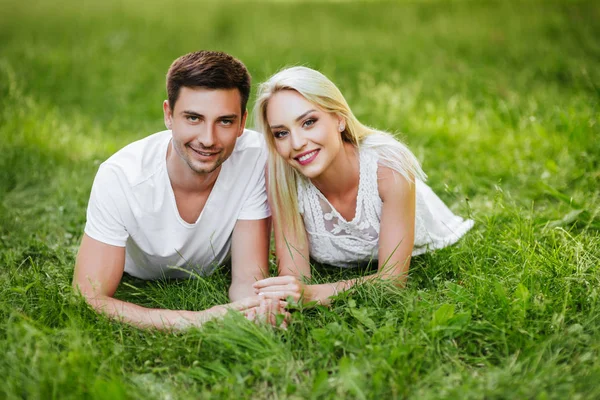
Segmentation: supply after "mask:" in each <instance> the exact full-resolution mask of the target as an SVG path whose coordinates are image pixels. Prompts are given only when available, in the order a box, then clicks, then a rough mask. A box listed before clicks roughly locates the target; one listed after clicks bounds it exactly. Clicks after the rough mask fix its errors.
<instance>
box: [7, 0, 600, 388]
mask: <svg viewBox="0 0 600 400" xmlns="http://www.w3.org/2000/svg"><path fill="white" fill-rule="evenodd" d="M0 8H1V9H2V13H1V15H0V105H1V107H0V154H1V155H2V156H1V157H0V267H1V268H0V321H1V322H0V355H1V356H0V374H1V375H2V377H3V384H2V385H0V397H3V398H4V397H6V398H77V399H80V398H111V399H112V398H141V397H143V398H148V399H154V398H156V399H164V398H199V397H200V398H206V397H216V398H298V399H299V398H402V397H414V398H451V399H454V398H461V399H462V398H465V399H469V398H473V399H478V398H540V399H543V398H561V399H564V398H590V399H591V398H597V397H599V396H600V389H598V385H597V382H598V380H599V379H600V364H599V362H598V360H599V359H600V357H599V356H600V329H599V327H600V325H599V323H598V320H599V318H600V309H599V303H598V302H599V290H600V289H599V287H600V285H599V283H600V282H599V280H600V273H599V271H598V267H599V265H600V240H599V239H600V234H599V228H600V189H599V186H600V164H599V162H600V129H599V120H600V112H599V100H600V42H599V41H598V39H597V38H598V37H600V25H599V24H598V23H597V21H599V20H600V8H599V7H598V6H597V5H595V4H594V3H593V2H578V1H565V2H490V3H484V2H474V1H473V2H471V1H414V2H376V1H373V2H327V3H318V2H305V1H299V2H293V3H287V2H277V1H274V2H265V3H263V2H257V3H255V2H249V1H239V2H231V3H228V4H226V5H223V4H221V3H217V2H215V3H200V4H198V3H197V2H194V1H176V2H168V3H165V2H161V3H159V2H151V1H150V2H148V1H141V0H134V1H129V2H122V1H107V2H72V1H63V2H58V3H56V2H41V1H37V2H33V3H31V2H23V3H19V2H16V1H13V0H1V1H0ZM200 48H211V49H219V50H225V51H228V52H230V53H232V54H234V55H235V56H237V57H239V58H241V59H242V60H243V61H244V62H245V63H246V65H247V66H248V68H249V69H250V71H251V72H252V74H253V78H254V84H255V85H256V84H257V83H259V82H261V81H262V80H264V79H265V78H266V77H267V76H269V75H270V74H272V73H274V72H276V71H277V70H278V69H280V68H282V67H284V66H286V65H299V64H302V65H308V66H311V67H314V68H317V69H319V70H321V71H323V72H324V73H325V74H327V75H328V76H329V77H331V78H332V80H334V81H335V82H336V83H337V84H338V85H339V86H340V88H341V90H342V91H343V93H345V95H346V97H347V100H348V102H349V103H350V105H351V106H352V108H353V110H354V111H355V113H356V114H357V116H358V117H359V118H360V119H361V120H362V121H364V122H365V123H367V124H369V125H373V126H375V127H378V128H381V129H387V130H389V131H391V132H394V133H396V134H397V135H398V137H400V138H402V139H403V140H404V141H406V142H407V144H408V145H409V146H410V147H411V148H412V149H413V150H414V152H415V154H417V156H418V158H419V159H420V160H421V161H422V163H423V166H424V169H425V171H426V172H427V174H428V175H429V184H430V185H431V186H432V187H433V188H434V189H435V190H436V192H437V193H439V195H440V196H441V197H442V198H443V199H444V200H445V201H446V202H447V203H448V204H449V205H450V206H451V208H452V209H453V210H454V211H455V212H457V213H459V214H461V215H464V216H470V217H471V218H473V219H475V221H476V225H475V228H474V229H473V230H472V231H471V232H470V233H469V234H468V235H467V236H466V237H465V238H464V239H462V240H461V242H460V243H459V244H458V245H457V246H454V247H451V248H448V249H444V250H441V251H437V252H435V253H432V254H426V255H423V256H419V257H416V258H415V259H414V260H413V263H412V268H411V275H410V278H409V282H408V286H407V288H406V289H396V288H391V287H388V286H386V285H365V286H361V287H357V288H356V289H355V290H353V291H352V292H350V293H344V294H342V295H340V296H339V297H338V298H337V300H336V301H335V302H334V304H333V306H332V307H331V308H322V307H317V308H314V309H309V310H299V311H295V312H294V313H293V315H292V321H291V323H290V326H289V329H288V330H287V331H279V330H270V329H266V328H264V327H260V326H255V325H252V324H250V323H247V322H245V321H243V320H242V319H240V318H236V317H235V316H231V317H229V318H227V319H226V320H224V321H222V322H218V323H211V324H208V325H207V326H206V327H205V328H204V329H202V330H195V331H191V332H187V333H182V334H170V333H165V332H155V331H141V330H138V329H135V328H132V327H129V326H124V325H121V324H118V323H114V322H111V321H108V320H107V319H105V318H103V317H101V316H98V315H96V314H95V313H94V312H92V311H91V310H89V309H88V308H87V307H86V306H85V304H84V303H83V302H82V301H81V300H80V299H79V298H77V297H76V296H75V295H74V294H73V293H72V291H71V288H70V280H71V276H72V271H73V263H74V257H75V253H76V250H77V246H78V243H79V240H80V237H81V234H82V231H83V226H84V223H85V209H86V205H87V200H88V196H89V189H90V187H91V184H92V180H93V176H94V174H95V171H96V169H97V167H98V165H99V163H100V162H102V161H103V160H104V159H106V158H107V157H108V156H110V155H111V154H112V153H113V152H115V151H116V150H118V149H119V148H120V147H122V146H124V145H125V144H127V143H129V142H131V141H133V140H136V139H139V138H142V137H144V136H146V135H148V134H150V133H153V132H156V131H159V130H162V129H163V126H164V125H163V122H162V111H161V102H162V100H163V98H164V96H165V94H164V77H165V73H166V70H167V68H168V66H169V65H170V63H171V61H172V60H173V59H174V58H176V57H177V56H179V55H181V54H184V53H186V52H189V51H193V50H197V49H200ZM319 272H320V274H317V278H316V280H317V281H326V280H333V279H337V278H339V277H340V276H344V277H349V276H355V274H356V273H352V272H348V271H346V272H340V271H338V270H337V269H331V268H323V269H320V270H319ZM229 279H230V277H229V274H228V273H227V272H226V270H225V269H224V270H222V271H219V272H217V273H216V274H214V275H213V276H210V277H205V278H201V279H196V280H191V281H179V282H163V281H159V282H142V281H139V280H136V279H131V278H126V279H125V280H124V282H123V284H122V285H121V287H120V288H119V291H118V293H117V296H118V297H119V298H122V299H126V300H130V301H133V302H136V303H138V304H142V305H146V306H151V307H169V308H186V309H204V308H206V307H210V306H212V305H214V304H219V303H222V302H224V301H226V299H227V293H226V290H227V287H228V284H229Z"/></svg>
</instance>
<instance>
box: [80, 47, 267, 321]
mask: <svg viewBox="0 0 600 400" xmlns="http://www.w3.org/2000/svg"><path fill="white" fill-rule="evenodd" d="M167 94H168V100H165V101H164V104H163V111H164V119H165V124H166V126H167V128H168V129H169V130H167V131H163V132H159V133H156V134H153V135H150V136H148V137H146V138H144V139H142V140H140V141H137V142H134V143H132V144H130V145H128V146H126V147H125V148H123V149H121V150H120V151H118V152H117V153H115V154H114V155H113V156H112V157H110V158H109V159H108V160H107V161H105V162H104V163H103V164H102V165H101V166H100V168H99V170H98V173H97V175H96V178H95V180H94V184H93V187H92V192H91V195H90V201H89V204H88V210H87V223H86V226H85V233H84V235H83V239H82V242H81V247H80V249H79V253H78V255H77V262H76V266H75V272H74V277H73V286H74V287H75V288H76V289H79V291H80V292H81V293H82V294H83V296H84V297H85V299H86V300H87V302H88V303H89V304H90V305H91V306H92V307H93V308H94V309H96V310H97V311H98V312H102V313H104V314H106V315H108V316H110V317H112V318H115V319H119V320H121V321H124V322H127V323H131V324H133V325H136V326H140V327H156V328H167V329H184V328H187V327H191V326H199V325H201V324H202V323H203V322H205V321H207V320H210V319H212V318H215V317H218V316H221V315H223V314H224V313H226V312H227V310H229V309H234V310H238V311H241V312H243V313H244V314H245V315H246V316H247V317H248V318H254V317H255V316H256V315H260V314H265V313H266V312H267V311H273V310H274V311H278V310H279V303H278V302H277V304H275V303H274V302H273V303H272V302H271V301H270V300H264V299H263V300H259V298H258V297H256V296H255V294H254V290H253V288H252V283H253V282H255V281H256V280H260V279H262V278H263V277H265V276H267V275H268V248H269V217H270V212H269V208H268V204H267V196H266V190H265V182H264V167H265V162H266V157H267V154H266V148H265V145H264V143H263V139H262V137H261V136H260V135H259V134H258V133H257V132H253V131H250V130H245V129H244V127H245V123H246V117H247V114H248V112H247V110H246V104H247V102H248V97H249V94H250V74H249V73H248V71H247V69H246V67H245V66H244V65H243V64H242V63H241V62H240V61H239V60H237V59H235V58H233V57H231V56H230V55H227V54H225V53H221V52H212V51H200V52H195V53H191V54H187V55H185V56H182V57H180V58H178V59H177V60H175V61H174V62H173V64H172V65H171V67H170V69H169V72H168V74H167ZM229 256H231V268H232V283H231V287H230V289H229V296H230V298H231V300H232V303H230V304H228V305H225V306H216V307H213V308H211V309H208V310H204V311H195V312H194V311H184V310H162V309H149V308H144V307H141V306H138V305H135V304H132V303H128V302H124V301H120V300H117V299H115V298H113V297H112V296H113V295H114V293H115V291H116V289H117V286H118V285H119V282H120V280H121V278H122V275H123V272H127V273H128V274H130V275H132V276H135V277H138V278H142V279H157V278H162V277H167V278H185V277H189V276H190V274H191V273H192V274H193V273H199V274H209V273H211V272H212V271H213V270H214V268H215V267H216V266H217V265H219V264H221V263H222V262H224V261H226V259H227V258H228V257H229Z"/></svg>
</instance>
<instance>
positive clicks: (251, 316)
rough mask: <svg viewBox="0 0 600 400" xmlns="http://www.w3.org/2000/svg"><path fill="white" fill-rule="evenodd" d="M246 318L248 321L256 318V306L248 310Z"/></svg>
mask: <svg viewBox="0 0 600 400" xmlns="http://www.w3.org/2000/svg"><path fill="white" fill-rule="evenodd" d="M246 319H247V320H248V321H254V320H255V319H256V308H251V309H249V310H248V311H246Z"/></svg>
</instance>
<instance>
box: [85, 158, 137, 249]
mask: <svg viewBox="0 0 600 400" xmlns="http://www.w3.org/2000/svg"><path fill="white" fill-rule="evenodd" d="M128 208H129V206H128V204H127V201H126V196H125V193H124V190H123V186H122V182H121V181H120V180H119V178H118V175H117V174H116V173H115V172H114V171H113V170H111V169H110V168H107V167H105V166H104V165H101V166H100V169H98V173H97V174H96V178H95V179H94V184H93V185H92V192H91V194H90V201H89V203H88V208H87V221H86V224H85V233H86V234H87V235H88V236H89V237H91V238H92V239H95V240H98V241H100V242H103V243H106V244H110V245H112V246H119V247H125V244H126V242H127V238H128V237H129V234H128V233H127V229H126V227H125V222H124V221H125V218H126V217H125V214H126V213H127V210H128Z"/></svg>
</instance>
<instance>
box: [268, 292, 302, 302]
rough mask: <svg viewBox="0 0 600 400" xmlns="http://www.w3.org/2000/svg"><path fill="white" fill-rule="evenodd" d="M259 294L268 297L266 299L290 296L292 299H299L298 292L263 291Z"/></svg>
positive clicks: (280, 298) (281, 298)
mask: <svg viewBox="0 0 600 400" xmlns="http://www.w3.org/2000/svg"><path fill="white" fill-rule="evenodd" d="M259 296H261V297H264V298H268V299H277V300H283V299H287V298H288V297H291V298H292V299H294V301H296V302H297V301H298V300H300V297H301V296H300V293H298V292H289V291H281V292H265V293H262V292H261V293H260V294H259Z"/></svg>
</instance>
